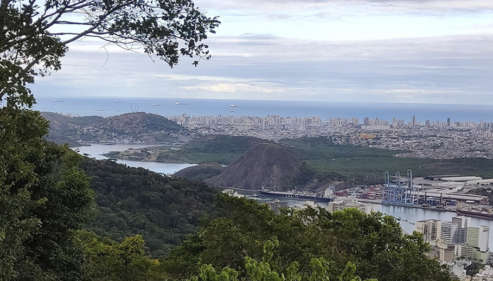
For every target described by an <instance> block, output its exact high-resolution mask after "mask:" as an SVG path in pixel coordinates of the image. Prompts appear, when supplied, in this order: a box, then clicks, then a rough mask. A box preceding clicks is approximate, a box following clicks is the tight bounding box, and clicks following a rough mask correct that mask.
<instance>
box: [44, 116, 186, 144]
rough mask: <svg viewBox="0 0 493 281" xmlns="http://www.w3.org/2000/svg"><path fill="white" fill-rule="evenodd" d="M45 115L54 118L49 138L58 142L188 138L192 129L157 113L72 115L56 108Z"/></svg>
mask: <svg viewBox="0 0 493 281" xmlns="http://www.w3.org/2000/svg"><path fill="white" fill-rule="evenodd" d="M41 115H42V116H43V117H44V118H46V119H47V120H48V121H49V122H50V132H49V134H48V136H47V139H48V140H50V141H53V142H56V143H68V144H69V145H80V144H85V143H145V144H159V143H165V142H175V141H186V140H189V139H190V135H191V134H190V132H189V131H188V130H187V129H185V128H184V127H182V126H180V125H178V124H177V123H175V122H173V121H171V120H169V119H167V118H165V117H163V116H161V115H157V114H151V113H145V112H135V113H125V114H122V115H117V116H111V117H106V118H104V117H100V116H84V117H71V116H67V115H62V114H58V113H53V112H42V113H41Z"/></svg>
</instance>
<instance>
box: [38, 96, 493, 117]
mask: <svg viewBox="0 0 493 281" xmlns="http://www.w3.org/2000/svg"><path fill="white" fill-rule="evenodd" d="M34 108H35V109H36V110H40V111H51V112H58V113H64V114H70V115H72V116H86V115H98V116H113V115H119V114H123V113H128V112H148V113H155V114H159V115H163V116H176V115H181V114H188V115H193V116H204V115H223V116H260V117H262V116H267V115H280V116H285V117H287V116H291V117H309V116H318V117H320V118H322V119H330V118H352V117H354V118H358V119H360V122H361V121H362V120H363V119H364V118H365V117H369V118H379V119H382V120H388V121H391V120H392V118H394V117H395V118H397V119H400V120H405V121H409V120H411V119H412V116H413V115H415V116H416V120H417V121H420V122H423V121H425V120H431V121H446V120H447V118H451V120H452V121H475V122H480V121H486V122H493V106H491V105H489V106H488V105H440V104H404V103H401V104H391V103H381V104H378V103H366V104H362V103H330V102H310V101H251V100H212V99H147V98H141V99H139V98H38V103H37V104H36V105H35V107H34Z"/></svg>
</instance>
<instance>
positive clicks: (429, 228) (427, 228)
mask: <svg viewBox="0 0 493 281" xmlns="http://www.w3.org/2000/svg"><path fill="white" fill-rule="evenodd" d="M416 231H417V232H419V233H422V234H423V240H424V241H425V242H428V243H430V244H432V245H435V244H436V243H437V242H438V241H439V240H440V238H441V222H440V220H435V219H431V220H424V221H417V222H416Z"/></svg>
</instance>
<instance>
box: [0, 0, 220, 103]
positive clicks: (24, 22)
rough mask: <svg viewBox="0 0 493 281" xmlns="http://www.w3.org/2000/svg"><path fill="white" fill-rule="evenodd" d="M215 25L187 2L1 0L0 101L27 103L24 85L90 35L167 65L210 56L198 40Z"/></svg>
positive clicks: (56, 65)
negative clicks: (74, 43) (154, 57)
mask: <svg viewBox="0 0 493 281" xmlns="http://www.w3.org/2000/svg"><path fill="white" fill-rule="evenodd" d="M218 25H219V21H218V20H217V18H210V17H207V16H205V15H204V14H202V13H201V12H200V11H199V10H198V9H197V8H196V7H195V4H194V3H193V1H192V0H181V1H168V0H144V1H135V0H108V1H96V0H63V1H62V0H49V1H41V0H39V1H36V0H33V1H25V0H2V1H1V2H0V26H1V27H2V28H0V101H1V100H3V98H4V96H5V95H7V101H8V103H9V106H23V105H28V106H31V105H32V104H33V102H34V99H33V97H32V95H31V93H30V91H29V89H28V88H27V87H26V86H27V84H29V83H32V82H33V81H34V77H35V76H38V75H43V74H46V73H47V72H49V71H56V70H59V69H60V67H61V63H60V58H61V57H62V56H63V55H64V54H65V52H66V51H67V46H68V44H70V43H72V42H74V41H76V40H78V39H80V38H83V37H93V38H98V39H100V40H103V41H107V42H110V43H113V44H116V45H118V46H121V47H123V48H126V49H130V48H134V49H135V48H140V49H141V50H143V51H144V52H145V53H147V54H150V55H154V56H156V57H158V58H160V59H162V60H163V61H164V62H166V63H167V64H169V65H170V66H174V65H175V64H177V63H178V59H179V57H180V56H187V57H191V58H195V60H194V64H195V65H196V64H197V63H198V59H201V58H206V59H208V58H209V57H210V54H209V51H208V46H207V45H206V44H205V43H203V41H204V40H205V39H207V36H208V34H209V33H214V32H215V28H216V27H217V26H218Z"/></svg>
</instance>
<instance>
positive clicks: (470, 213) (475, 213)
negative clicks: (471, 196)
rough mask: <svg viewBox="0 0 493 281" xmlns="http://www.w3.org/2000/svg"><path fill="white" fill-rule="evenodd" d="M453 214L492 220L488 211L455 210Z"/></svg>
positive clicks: (492, 214)
mask: <svg viewBox="0 0 493 281" xmlns="http://www.w3.org/2000/svg"><path fill="white" fill-rule="evenodd" d="M455 212H456V213H457V214H458V215H461V216H466V217H473V218H478V219H486V220H493V212H491V210H490V209H481V210H478V209H475V208H457V210H456V211H455Z"/></svg>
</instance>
